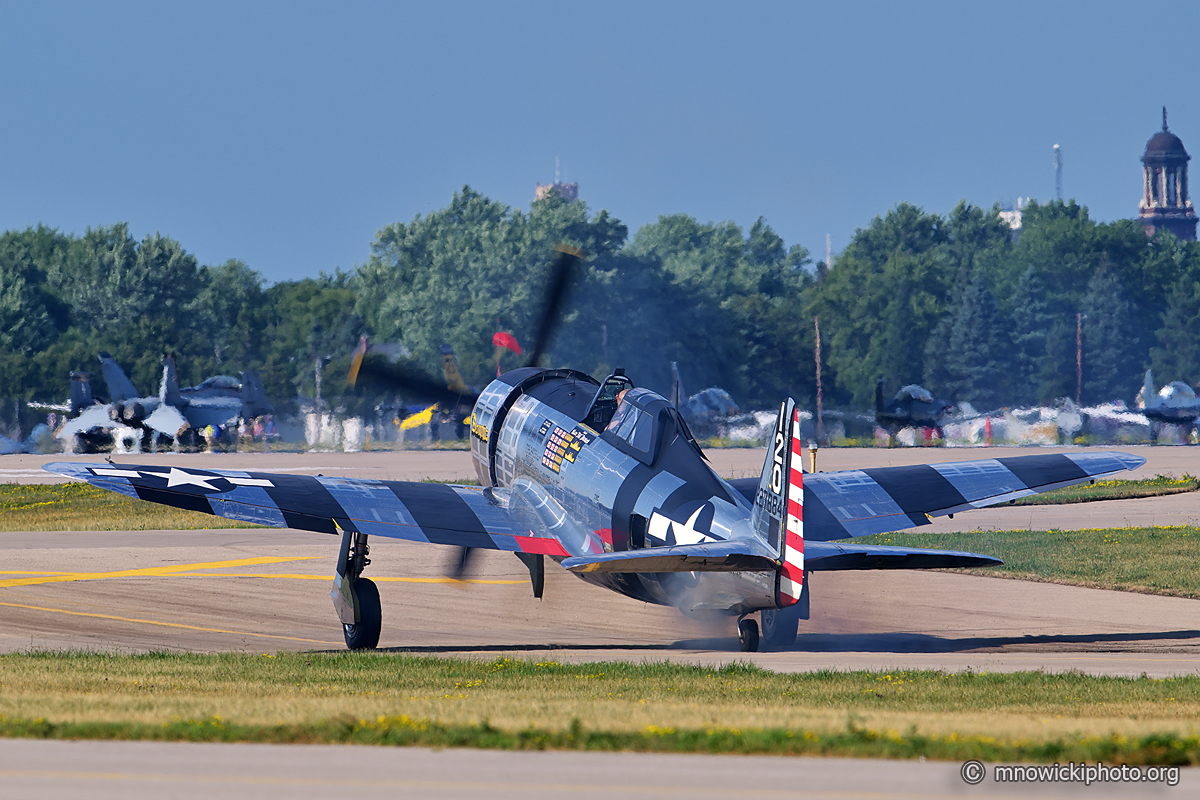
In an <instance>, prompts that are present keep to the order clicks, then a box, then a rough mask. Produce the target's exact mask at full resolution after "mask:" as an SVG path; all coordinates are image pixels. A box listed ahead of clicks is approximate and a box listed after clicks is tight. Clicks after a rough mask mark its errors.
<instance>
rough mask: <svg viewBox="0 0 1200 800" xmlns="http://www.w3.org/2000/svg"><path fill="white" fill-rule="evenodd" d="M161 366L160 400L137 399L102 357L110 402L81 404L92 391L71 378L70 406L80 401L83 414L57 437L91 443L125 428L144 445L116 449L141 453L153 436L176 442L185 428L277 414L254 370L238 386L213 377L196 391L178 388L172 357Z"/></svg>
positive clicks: (105, 356) (121, 375) (121, 373)
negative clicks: (161, 436) (86, 440)
mask: <svg viewBox="0 0 1200 800" xmlns="http://www.w3.org/2000/svg"><path fill="white" fill-rule="evenodd" d="M162 362H163V378H162V384H161V385H160V387H159V393H158V396H157V397H154V396H146V395H139V394H138V391H137V389H136V388H135V387H134V385H133V382H132V381H130V380H129V376H127V375H126V374H125V371H124V370H123V369H121V366H120V365H119V364H118V363H117V362H116V361H115V360H114V359H113V357H112V356H111V355H109V354H108V353H100V371H101V373H102V374H103V375H104V382H105V383H106V384H107V385H108V391H109V399H110V402H108V403H104V404H93V405H86V406H85V405H83V401H84V400H85V399H86V400H91V390H90V386H87V385H86V381H81V380H79V379H77V378H76V375H79V374H80V373H72V381H71V397H72V403H71V404H72V407H74V406H75V405H76V404H77V403H76V401H77V400H78V401H79V405H80V406H81V411H80V413H79V414H78V416H76V417H74V418H73V419H69V420H68V421H67V422H66V424H64V425H63V427H62V429H61V430H60V431H59V433H58V438H60V439H62V440H64V441H66V442H68V443H69V444H74V441H75V438H76V437H83V438H85V439H89V438H90V439H93V440H94V439H96V438H97V437H98V436H102V435H103V434H108V435H114V434H113V432H114V431H116V430H118V429H120V428H126V429H130V430H133V431H139V432H140V433H139V434H127V435H129V436H133V435H140V436H141V439H142V441H138V442H128V443H124V444H127V445H129V446H128V447H121V448H119V449H140V447H141V444H142V442H143V441H144V440H145V439H147V438H148V437H149V436H150V435H151V433H152V432H154V431H157V432H158V433H161V434H164V435H166V436H168V437H170V438H172V439H174V438H175V437H177V436H179V435H180V434H181V433H182V432H183V431H185V430H188V429H193V430H200V429H202V428H204V427H206V426H208V425H213V426H214V427H216V426H222V425H228V424H229V423H230V422H236V421H237V420H238V418H239V417H240V418H242V419H253V418H254V417H260V416H264V415H266V414H272V413H274V411H275V408H274V406H272V405H271V403H270V401H268V400H267V398H266V395H265V393H264V391H263V386H262V381H260V380H259V378H258V375H257V373H255V372H253V371H246V372H243V373H242V379H241V381H240V382H239V381H238V379H237V378H233V377H231V376H229V375H217V376H214V377H212V378H208V379H207V380H205V381H204V382H202V383H201V384H199V385H198V386H189V387H187V388H184V389H180V388H179V381H178V377H177V372H176V367H175V356H174V355H173V354H164V355H163V359H162ZM118 444H122V443H120V442H118ZM70 449H74V447H71V448H70Z"/></svg>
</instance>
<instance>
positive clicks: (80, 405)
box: [70, 372, 92, 417]
mask: <svg viewBox="0 0 1200 800" xmlns="http://www.w3.org/2000/svg"><path fill="white" fill-rule="evenodd" d="M91 404H92V373H90V372H72V373H71V403H70V405H71V416H73V417H76V416H79V412H80V411H82V410H83V409H85V408H87V407H88V406H90V405H91Z"/></svg>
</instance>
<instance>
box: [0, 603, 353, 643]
mask: <svg viewBox="0 0 1200 800" xmlns="http://www.w3.org/2000/svg"><path fill="white" fill-rule="evenodd" d="M0 606H7V607H9V608H23V609H26V610H27V611H47V612H50V613H52V614H67V615H69V616H72V617H92V618H94V619H110V620H114V621H116V622H135V623H138V624H140V625H160V626H162V627H164V628H183V629H184V630H189V631H201V632H203V633H230V634H234V635H236V636H255V637H258V638H260V639H286V640H287V641H289V642H307V643H308V644H328V645H339V644H341V642H327V641H324V640H322V639H302V638H300V637H299V636H279V635H276V634H271V633H254V632H253V631H230V630H224V629H222V628H202V627H200V626H199V625H184V624H183V623H180V622H160V621H158V620H154V619H136V618H134V617H118V616H116V615H114V614H96V613H94V612H88V611H68V610H67V609H65V608H46V607H45V606H30V605H25V604H24V603H2V602H0Z"/></svg>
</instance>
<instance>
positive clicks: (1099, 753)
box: [0, 652, 1200, 765]
mask: <svg viewBox="0 0 1200 800" xmlns="http://www.w3.org/2000/svg"><path fill="white" fill-rule="evenodd" d="M0 688H2V691H0V736H8V737H26V738H47V739H141V740H167V741H213V742H281V743H353V744H374V745H409V746H414V745H415V746H425V747H481V748H494V749H506V750H543V749H569V750H632V751H647V752H683V753H762V754H778V755H832V756H855V757H877V758H918V757H922V756H924V757H926V758H931V759H944V760H964V759H969V758H978V759H980V760H984V761H1027V762H1028V761H1038V762H1054V761H1063V760H1074V761H1105V762H1106V763H1118V764H1119V763H1125V764H1179V765H1183V764H1200V733H1197V728H1196V722H1195V720H1196V719H1197V714H1198V713H1200V676H1185V677H1178V678H1169V679H1161V680H1160V679H1151V678H1145V677H1143V678H1137V679H1131V678H1114V677H1093V676H1086V675H1082V674H1079V673H1067V674H1059V675H1054V674H1044V673H1041V672H1023V673H1011V674H996V673H976V672H970V671H967V672H960V673H953V674H947V673H942V672H933V671H892V672H883V671H879V672H866V671H858V672H834V671H823V672H815V673H795V674H788V673H775V672H771V671H768V670H764V669H761V668H759V667H757V666H754V665H751V664H745V663H734V664H730V665H727V666H725V667H722V668H719V669H710V668H704V667H698V666H691V665H681V664H671V663H665V662H660V663H642V664H631V663H625V662H604V663H590V664H559V663H556V662H554V661H528V660H515V659H511V658H498V659H494V660H490V661H483V660H471V659H450V658H445V659H443V658H433V657H416V656H409V655H403V654H394V655H393V654H383V653H329V654H326V653H278V654H273V655H270V656H266V657H264V656H255V655H248V654H241V653H225V654H218V655H197V654H187V653H151V654H147V655H138V656H131V655H105V654H98V653H76V652H66V653H62V652H35V653H21V654H11V655H5V656H0ZM189 703H190V704H192V705H188V704H189ZM431 704H432V705H431ZM431 707H432V708H434V709H437V710H436V711H435V712H433V713H430V712H429V711H428V710H426V711H424V712H422V711H421V709H429V708H431ZM768 707H770V708H773V709H775V713H776V716H775V717H774V718H773V719H776V720H778V721H775V722H772V723H770V724H755V723H753V722H744V721H743V720H750V719H751V718H752V716H753V714H754V713H756V710H760V709H764V708H768ZM189 708H190V709H191V711H188V710H187V709H189ZM202 708H203V710H201V709H202ZM514 709H515V710H516V713H514ZM830 713H832V714H833V717H832V718H835V719H836V720H838V722H836V723H835V724H832V725H829V724H827V725H824V726H821V725H818V724H816V723H815V720H816V719H817V718H818V717H820V716H821V715H822V714H825V715H826V716H827V717H828V716H829V715H830ZM630 714H640V715H641V716H640V717H637V716H635V717H630V716H629V715H630ZM502 718H503V720H504V721H500V720H501V719H502ZM622 720H623V723H622V722H621V721H622ZM946 720H951V721H950V722H946ZM1031 720H1032V724H1033V727H1034V728H1035V729H1036V730H1037V731H1038V735H1033V736H1031V735H1029V734H1028V733H1027V732H1022V731H1026V730H1027V729H1028V727H1029V726H1030V724H1031ZM1014 726H1015V727H1014ZM1022 726H1024V727H1022Z"/></svg>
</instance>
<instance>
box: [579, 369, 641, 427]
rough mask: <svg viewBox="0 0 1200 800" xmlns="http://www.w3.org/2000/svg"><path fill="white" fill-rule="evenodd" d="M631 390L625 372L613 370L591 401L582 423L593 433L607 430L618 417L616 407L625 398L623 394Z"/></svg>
mask: <svg viewBox="0 0 1200 800" xmlns="http://www.w3.org/2000/svg"><path fill="white" fill-rule="evenodd" d="M632 388H633V381H631V380H629V378H627V377H626V376H625V370H623V369H620V368H618V369H616V370H614V371H613V374H612V375H609V376H608V378H607V379H605V381H604V383H603V384H602V385H601V387H600V391H598V392H597V393H596V398H595V400H593V401H592V405H591V408H589V409H588V413H587V415H586V416H585V417H584V422H585V423H586V424H587V425H588V426H589V427H591V429H592V430H595V431H602V430H605V429H606V428H608V425H609V423H610V422H611V421H612V420H613V418H614V417H616V416H618V415H617V413H616V411H617V407H618V406H619V405H620V403H621V399H622V398H623V397H624V396H625V392H627V391H629V390H630V389H632Z"/></svg>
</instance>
